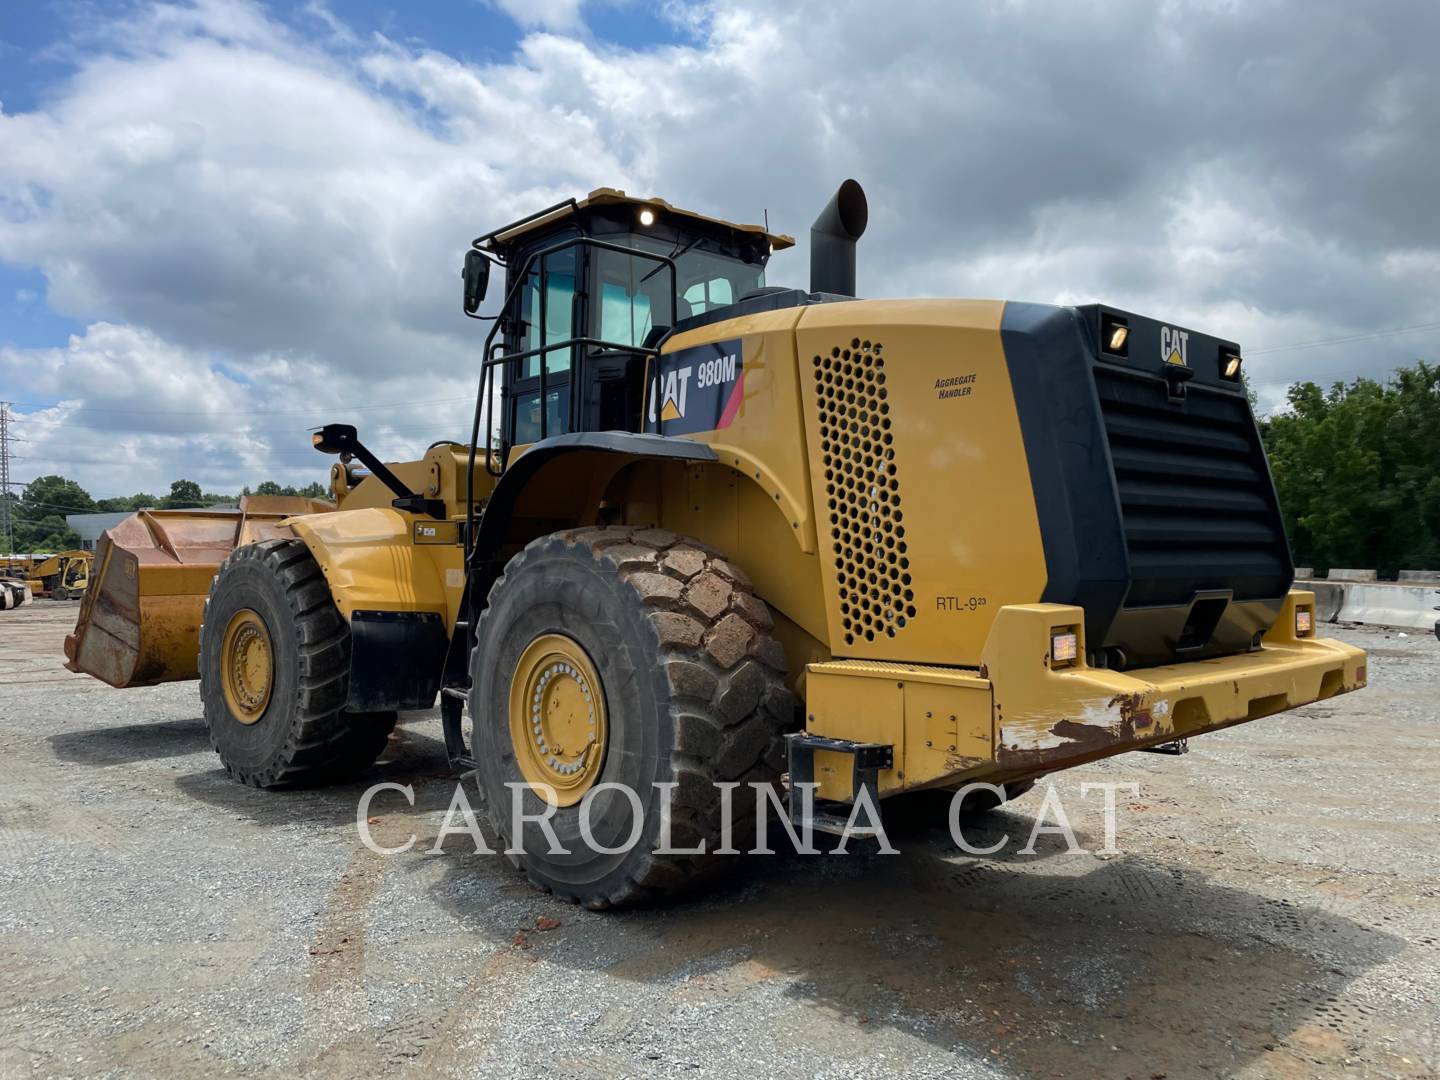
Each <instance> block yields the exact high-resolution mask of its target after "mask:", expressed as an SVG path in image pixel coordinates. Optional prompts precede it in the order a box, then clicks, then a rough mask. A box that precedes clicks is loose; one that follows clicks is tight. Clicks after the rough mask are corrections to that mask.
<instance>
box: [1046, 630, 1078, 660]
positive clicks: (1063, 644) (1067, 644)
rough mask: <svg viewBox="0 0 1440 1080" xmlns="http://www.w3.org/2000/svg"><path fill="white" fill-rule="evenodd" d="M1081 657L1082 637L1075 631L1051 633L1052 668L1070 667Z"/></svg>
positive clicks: (1053, 631)
mask: <svg viewBox="0 0 1440 1080" xmlns="http://www.w3.org/2000/svg"><path fill="white" fill-rule="evenodd" d="M1079 656H1080V635H1079V634H1077V633H1076V632H1075V631H1074V630H1069V629H1066V630H1052V631H1051V632H1050V666H1051V667H1069V666H1070V665H1071V664H1073V663H1075V661H1076V659H1078V658H1079Z"/></svg>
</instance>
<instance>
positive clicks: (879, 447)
mask: <svg viewBox="0 0 1440 1080" xmlns="http://www.w3.org/2000/svg"><path fill="white" fill-rule="evenodd" d="M814 369H815V396H816V400H817V402H818V404H819V409H818V413H819V417H820V452H821V454H822V455H823V463H824V466H825V493H826V498H827V506H828V507H829V513H830V541H831V547H832V552H833V557H834V560H835V574H836V577H837V580H838V586H839V597H840V624H841V629H842V630H843V631H844V633H845V643H846V644H847V645H853V644H855V642H857V641H874V640H875V639H876V638H877V637H892V638H893V637H894V636H895V635H896V633H898V632H899V631H900V630H903V629H904V628H905V624H906V623H907V622H908V621H909V620H910V619H913V618H914V617H915V593H914V591H913V590H912V589H911V587H910V572H909V571H910V559H909V557H908V556H907V554H906V551H907V549H906V545H905V526H904V524H903V522H904V516H903V512H902V510H901V507H900V478H899V475H898V473H897V469H896V465H895V446H894V436H893V434H892V433H891V430H890V405H889V402H887V401H886V398H887V397H888V396H889V394H888V391H887V390H886V389H885V359H884V357H883V356H882V355H881V347H880V345H879V343H878V342H875V343H872V342H869V341H861V340H860V339H859V338H856V339H855V340H853V341H851V342H850V343H849V346H848V347H845V346H836V347H835V348H833V349H831V350H830V355H829V356H817V357H815V361H814Z"/></svg>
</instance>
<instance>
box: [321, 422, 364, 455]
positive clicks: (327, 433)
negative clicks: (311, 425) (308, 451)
mask: <svg viewBox="0 0 1440 1080" xmlns="http://www.w3.org/2000/svg"><path fill="white" fill-rule="evenodd" d="M357 441H358V437H357V433H356V431H355V427H354V425H352V424H326V425H325V426H324V427H322V428H321V429H320V430H319V431H317V432H314V433H313V434H312V435H311V436H310V442H311V444H312V445H313V446H314V447H315V449H316V450H319V451H320V452H321V453H322V454H343V453H345V452H346V451H353V450H354V449H355V444H356V442H357Z"/></svg>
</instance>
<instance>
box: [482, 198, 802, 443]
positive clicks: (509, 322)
mask: <svg viewBox="0 0 1440 1080" xmlns="http://www.w3.org/2000/svg"><path fill="white" fill-rule="evenodd" d="M794 243H795V241H794V240H793V239H792V238H791V237H789V236H784V235H781V234H777V233H771V232H769V231H767V230H766V229H764V228H762V227H760V226H757V225H736V224H733V223H731V222H728V221H720V220H718V219H716V218H709V217H704V216H702V215H700V214H695V213H691V212H690V211H688V210H680V209H678V208H676V207H673V206H671V205H670V204H669V203H667V202H665V201H664V200H663V199H637V198H631V197H630V196H627V195H626V194H625V193H624V192H623V191H616V190H614V189H612V188H600V189H598V190H596V191H592V192H591V193H590V194H589V195H588V196H586V197H585V198H584V199H579V200H575V199H571V200H567V201H566V202H563V203H559V204H557V205H556V206H552V207H549V208H548V209H546V210H542V211H540V212H539V213H537V214H533V215H531V216H530V217H527V218H523V219H521V220H520V221H517V222H514V223H512V224H510V225H507V226H505V227H503V228H501V229H497V230H495V231H494V232H492V233H488V234H486V235H485V236H482V237H479V238H478V239H476V240H475V241H474V242H473V244H472V250H471V251H470V252H467V255H466V268H465V283H466V302H465V310H466V314H468V315H471V316H472V317H475V318H480V317H481V316H478V315H477V314H476V311H477V310H478V308H479V303H480V299H482V298H483V295H484V288H485V281H486V280H487V279H488V273H489V266H488V263H486V264H484V265H482V260H490V261H493V262H495V263H497V264H499V265H500V266H503V267H504V268H505V293H504V299H503V300H502V306H501V310H500V312H499V314H498V315H497V316H495V318H497V319H498V325H497V327H496V328H495V329H494V330H492V333H491V336H490V337H489V338H488V339H487V341H488V342H489V344H487V349H486V351H487V355H486V357H485V363H486V376H487V378H486V380H485V382H486V385H487V386H488V387H489V390H488V393H487V394H486V397H487V399H488V405H489V407H487V409H486V416H485V417H484V421H483V422H484V423H485V425H486V432H487V436H488V433H489V432H490V431H491V430H492V427H491V425H492V424H493V423H494V420H493V409H494V408H495V407H496V401H495V398H496V395H495V394H494V390H495V386H494V380H495V376H496V372H497V370H498V371H499V377H500V380H501V384H502V392H501V394H500V395H499V402H498V407H499V410H500V413H501V415H500V417H499V427H500V442H501V445H500V448H499V450H500V461H501V462H503V461H504V460H505V459H506V458H507V457H508V454H509V450H510V449H511V448H512V447H514V446H516V445H525V444H529V443H532V442H536V441H538V440H539V439H542V438H547V437H549V436H552V435H560V434H563V433H565V432H571V431H609V430H626V431H636V430H638V429H639V427H640V414H641V409H642V407H643V399H644V382H645V371H646V366H647V364H648V363H649V361H650V359H651V358H652V357H653V356H654V355H656V352H657V349H658V346H659V343H660V341H661V339H662V338H663V337H664V336H665V335H666V334H667V333H668V332H669V331H670V330H672V329H674V328H675V327H676V326H677V324H682V323H683V322H684V321H686V320H690V319H694V318H696V317H698V316H701V315H705V314H707V313H709V312H713V311H715V310H716V309H717V308H722V307H726V306H729V305H732V304H735V303H737V302H738V301H740V300H742V299H744V298H745V297H747V296H751V295H753V294H755V293H756V292H757V291H760V290H764V288H765V264H766V262H767V261H768V259H769V257H770V255H771V254H773V253H774V252H776V251H780V250H783V249H784V248H788V247H792V246H794ZM488 444H489V438H488V437H487V445H488Z"/></svg>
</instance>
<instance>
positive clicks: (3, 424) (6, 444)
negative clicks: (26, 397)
mask: <svg viewBox="0 0 1440 1080" xmlns="http://www.w3.org/2000/svg"><path fill="white" fill-rule="evenodd" d="M0 536H3V537H4V539H5V554H6V555H13V554H15V525H14V522H13V521H12V520H11V512H10V402H8V401H0Z"/></svg>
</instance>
